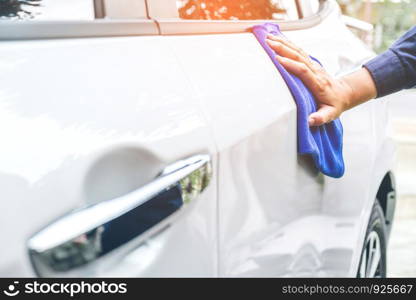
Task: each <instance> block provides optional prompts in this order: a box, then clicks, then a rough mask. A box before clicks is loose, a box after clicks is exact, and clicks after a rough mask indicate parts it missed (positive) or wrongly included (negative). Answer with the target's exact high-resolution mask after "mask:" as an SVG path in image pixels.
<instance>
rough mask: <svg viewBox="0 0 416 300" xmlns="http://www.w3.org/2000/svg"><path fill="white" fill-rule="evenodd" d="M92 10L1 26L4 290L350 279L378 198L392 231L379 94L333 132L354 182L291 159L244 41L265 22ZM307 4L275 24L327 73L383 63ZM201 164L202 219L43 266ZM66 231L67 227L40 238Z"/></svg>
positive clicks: (290, 117)
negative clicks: (101, 211)
mask: <svg viewBox="0 0 416 300" xmlns="http://www.w3.org/2000/svg"><path fill="white" fill-rule="evenodd" d="M64 2H65V1H61V3H62V5H63V3H64ZM76 2H83V3H84V4H85V2H86V1H85V0H84V1H82V0H81V1H76ZM89 2H90V3H89V6H88V7H91V9H93V10H94V9H95V10H94V11H93V15H94V14H95V18H96V19H95V20H89V19H88V18H89V16H90V15H91V12H90V13H85V16H86V17H85V18H87V19H86V20H64V19H62V20H61V19H59V18H58V20H49V19H48V20H37V19H36V18H35V19H34V20H23V21H22V20H8V19H7V18H6V19H5V20H0V40H1V42H0V68H1V72H0V77H1V80H0V137H1V140H2V146H1V149H0V154H1V155H0V186H1V190H2V191H1V192H2V195H3V197H2V198H3V200H2V201H1V202H0V206H1V211H2V216H1V218H0V228H1V229H0V233H1V235H0V236H1V241H2V245H3V247H2V250H1V254H2V255H1V256H0V275H1V276H34V275H40V276H80V277H85V276H93V277H95V276H97V277H99V276H129V277H159V276H162V277H163V276H169V277H172V276H174V277H176V276H186V277H189V276H198V277H240V276H249V277H253V276H254V277H257V276H259V277H267V276H285V277H292V276H313V277H314V276H318V277H320V276H326V277H332V276H334V277H338V276H356V274H357V270H358V266H359V263H360V257H361V252H362V249H363V245H364V242H365V236H366V228H367V225H368V222H369V219H370V214H371V209H372V207H373V204H374V201H375V200H376V198H377V199H378V201H379V202H380V204H381V206H382V208H383V212H384V214H385V219H386V225H387V228H388V230H389V229H390V227H391V223H392V221H393V212H394V205H395V196H394V195H395V194H394V191H395V187H394V173H393V159H394V151H395V150H394V144H393V143H392V139H391V137H390V136H389V131H388V125H389V121H388V113H387V97H386V98H383V99H378V100H376V101H372V102H369V103H367V104H364V105H362V106H360V107H357V108H354V109H352V110H350V111H348V112H346V113H345V114H344V115H343V116H342V117H341V120H342V123H343V126H344V158H345V163H346V171H345V175H344V176H343V177H342V178H340V179H334V178H330V177H327V176H324V175H322V174H321V173H319V172H318V171H317V170H316V168H315V167H314V165H313V163H312V162H311V160H310V159H309V158H308V157H301V156H298V154H297V135H296V105H295V102H294V100H293V98H292V96H291V93H290V91H289V89H288V87H287V86H286V84H285V82H284V80H283V79H282V77H281V76H280V74H279V73H278V71H277V70H276V68H275V67H274V66H273V64H272V62H271V60H270V59H269V57H268V56H267V54H266V53H265V51H264V50H263V49H262V47H261V46H260V44H259V43H258V42H257V41H256V39H255V37H254V36H253V34H252V33H250V32H249V30H248V29H249V28H250V27H251V26H252V25H254V24H259V23H262V22H264V21H263V20H183V19H179V17H178V9H177V6H176V4H177V3H176V2H177V1H173V0H164V1H160V0H147V1H144V0H142V1H140V0H137V1H131V0H123V1H120V2H118V4H114V2H113V3H112V2H111V1H110V0H108V1H104V2H103V1H92V0H91V1H89ZM116 2H117V1H116ZM286 2H289V1H286ZM293 2H294V3H295V1H293ZM311 2H313V1H311ZM316 2H318V1H316ZM68 3H69V2H68V1H67V2H66V4H65V5H68ZM111 3H112V4H111ZM307 3H308V1H296V4H297V8H299V7H301V8H303V9H304V11H303V18H301V19H297V20H282V21H277V23H279V24H280V26H281V29H282V31H283V33H284V34H285V35H286V36H287V37H288V38H289V39H291V40H292V41H293V42H294V43H296V44H298V45H300V46H301V47H302V48H303V49H304V50H306V51H307V52H308V53H310V54H311V55H313V56H315V57H317V58H318V59H319V60H320V61H321V62H322V64H323V65H324V67H325V68H326V69H327V70H328V71H329V72H330V73H332V74H337V75H339V74H343V73H346V72H349V71H351V70H353V69H354V68H358V67H360V66H361V65H362V63H363V62H365V61H366V60H368V59H369V58H371V57H372V56H373V55H374V53H373V52H372V51H371V50H369V48H368V47H367V46H365V45H364V43H363V42H362V41H360V40H359V39H358V38H357V37H356V36H354V35H353V34H352V33H351V31H350V30H349V29H348V28H347V26H346V25H345V24H344V22H343V19H342V16H341V14H340V11H339V8H338V6H337V4H336V2H335V1H332V0H330V1H320V5H319V7H318V8H316V9H315V10H314V9H313V8H312V7H310V6H309V5H308V4H307ZM103 4H104V5H106V6H103ZM289 4H290V3H289ZM94 5H95V6H94ZM131 5H133V6H134V9H132V6H131ZM290 5H292V4H290ZM103 7H105V8H106V9H102V8H103ZM62 15H63V16H65V14H62ZM62 18H63V17H62ZM82 18H84V16H82V17H80V19H82ZM93 18H94V17H93ZM2 28H3V30H2ZM392 97H394V96H392ZM192 157H203V159H205V160H204V163H205V166H208V165H209V167H210V175H209V176H210V181H209V184H207V186H206V188H205V189H204V190H203V191H202V189H201V190H200V191H199V192H198V193H197V194H198V195H197V196H196V197H195V199H193V203H192V205H186V206H184V207H183V208H181V209H179V211H180V213H178V214H174V215H175V217H172V218H170V217H169V218H167V219H166V220H165V221H163V222H160V224H159V223H157V222H156V223H157V224H156V223H155V226H154V227H153V228H152V229H151V230H148V231H146V232H145V233H144V234H138V235H137V236H136V237H135V238H134V239H132V240H129V242H128V243H126V245H122V246H121V247H114V249H113V250H112V251H110V252H108V253H106V254H105V255H103V256H102V257H98V258H94V259H91V261H89V262H88V263H86V264H83V265H80V266H78V265H77V266H76V267H74V268H70V267H68V268H66V269H65V268H64V269H62V270H55V271H51V269H48V267H47V266H46V267H45V264H46V265H47V264H48V262H46V263H45V261H46V260H43V261H42V259H45V258H44V257H43V258H42V253H41V252H42V251H43V250H45V249H46V248H47V247H46V246H45V244H43V246H44V248H42V246H39V245H41V244H42V243H47V241H48V240H51V239H54V238H61V239H64V238H68V239H71V238H73V237H74V236H75V235H73V236H71V235H70V234H69V232H70V231H71V230H75V228H76V229H77V230H78V231H77V232H78V233H80V232H81V230H84V229H85V230H86V228H87V227H82V226H84V224H80V223H79V222H76V220H81V219H77V218H76V217H74V216H75V215H74V214H76V213H78V212H80V211H81V212H82V211H84V210H85V209H86V208H91V207H95V208H97V207H98V208H100V207H103V206H102V205H103V204H105V203H106V202H109V201H110V202H111V201H112V199H121V198H123V197H124V196H125V195H130V194H132V193H133V194H134V193H135V192H134V191H140V189H142V188H143V187H148V186H149V185H151V184H152V183H153V182H154V181H155V180H156V179H157V178H159V177H160V176H162V177H163V176H165V175H164V174H168V175H166V176H170V175H169V174H171V173H170V172H168V171H166V170H167V166H169V167H168V169H169V168H172V167H171V166H172V164H173V166H175V165H174V164H175V163H176V162H183V161H184V159H185V160H186V159H189V158H192ZM198 161H199V160H196V162H198ZM194 162H195V161H192V163H194ZM185 165H186V166H189V165H192V164H185ZM163 170H165V171H163ZM175 170H176V172H178V170H181V168H176V169H175ZM191 171H194V169H192V170H191ZM161 172H162V173H161ZM172 174H173V173H172ZM181 178H182V177H181ZM168 186H169V185H164V186H163V187H164V188H166V187H168ZM161 190H162V189H161ZM140 197H141V196H140ZM123 199H124V198H123ZM143 199H144V198H143ZM146 199H147V198H146ZM100 205H101V206H100ZM92 212H93V210H90V213H89V214H88V217H86V218H85V219H82V220H83V221H84V222H85V223H89V222H93V221H95V220H96V218H97V220H98V219H100V217H99V216H96V215H94V214H93V213H92ZM121 214H122V212H120V214H119V215H117V216H120V215H121ZM65 216H67V217H68V216H69V217H68V218H67V219H65V220H67V222H69V223H68V224H69V226H68V227H65V228H66V229H65V230H62V231H58V233H56V232H55V235H54V236H52V235H51V233H50V232H52V231H50V232H46V231H48V230H50V228H51V226H54V224H57V223H56V222H59V220H60V219H62V218H63V217H65ZM77 216H78V215H77ZM71 218H72V219H71ZM110 219H111V217H110ZM103 220H104V219H103ZM106 220H107V221H108V220H109V219H106ZM70 222H73V223H72V224H71V223H70ZM97 222H98V221H97ZM81 223H82V222H81ZM94 224H95V223H94ZM94 224H91V226H92V227H91V228H94V230H96V229H97V228H98V227H97V226H98V225H99V224H98V223H96V224H95V225H94ZM97 224H98V225H97ZM80 226H81V227H82V228H83V229H82V228H81V227H80ZM94 226H96V227H94ZM56 228H57V227H56ZM88 228H89V227H88ZM91 228H90V229H91ZM103 230H104V231H105V229H103ZM45 232H46V233H45ZM95 232H98V231H95ZM40 233H42V234H44V235H43V240H42V239H41V238H40V237H39V234H40ZM47 234H49V235H47ZM68 234H69V235H68ZM67 235H68V236H67ZM84 237H85V236H84ZM36 238H37V240H36ZM79 240H80V239H79V238H78V241H79ZM56 243H58V241H57V242H56ZM52 244H53V243H52ZM52 244H50V245H52ZM127 244H128V245H127ZM53 245H54V247H55V246H56V245H57V244H53ZM36 247H39V248H36ZM51 247H52V246H51ZM35 248H36V249H35ZM41 249H43V250H41ZM36 251H37V252H36ZM35 252H36V253H35ZM34 253H35V254H34ZM36 255H40V256H39V257H40V260H39V262H36V261H37V259H38V258H36V257H37V256H36Z"/></svg>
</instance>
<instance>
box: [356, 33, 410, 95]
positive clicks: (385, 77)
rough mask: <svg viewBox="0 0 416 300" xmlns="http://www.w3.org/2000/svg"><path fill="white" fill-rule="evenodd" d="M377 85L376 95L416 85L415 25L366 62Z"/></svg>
mask: <svg viewBox="0 0 416 300" xmlns="http://www.w3.org/2000/svg"><path fill="white" fill-rule="evenodd" d="M364 67H365V68H366V69H367V70H368V71H369V72H370V73H371V76H372V78H373V80H374V82H375V85H376V87H377V97H383V96H386V95H389V94H392V93H394V92H397V91H400V90H402V89H406V88H411V87H413V86H415V85H416V26H415V27H413V28H412V29H410V30H409V31H408V32H406V33H405V34H404V35H403V36H402V37H401V38H400V39H398V40H397V41H396V42H395V43H394V44H393V45H392V46H391V47H390V49H388V50H387V51H385V52H384V53H382V54H380V55H379V56H377V57H375V58H374V59H372V60H370V61H369V62H367V63H366V64H365V65H364Z"/></svg>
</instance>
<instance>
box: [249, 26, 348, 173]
mask: <svg viewBox="0 0 416 300" xmlns="http://www.w3.org/2000/svg"><path fill="white" fill-rule="evenodd" d="M252 31H253V33H254V35H255V36H256V38H257V40H258V41H259V42H260V44H261V45H262V46H263V48H264V50H266V52H267V54H268V55H269V56H270V58H271V60H272V61H273V63H274V65H275V66H276V67H277V69H278V70H279V72H280V74H281V75H282V77H283V79H284V80H285V81H286V84H287V85H288V87H289V89H290V91H291V93H292V95H293V98H294V99H295V102H296V106H297V113H298V115H297V127H298V152H299V154H301V155H304V154H307V155H311V156H312V158H313V160H314V162H315V165H316V167H317V168H318V170H319V171H321V172H322V173H323V174H325V175H328V176H331V177H334V178H339V177H341V176H342V175H344V169H345V168H344V159H343V157H342V124H341V121H340V120H339V119H336V120H334V121H332V122H330V123H328V124H325V125H322V126H318V127H309V124H308V117H309V115H310V114H311V113H312V112H315V111H316V110H317V105H316V101H315V97H314V96H313V95H312V93H311V92H310V91H309V90H308V88H307V87H306V86H305V85H304V84H303V82H302V80H300V79H299V78H298V77H296V76H294V75H292V74H290V73H289V72H288V71H286V70H285V68H284V67H283V66H282V65H281V64H280V63H279V62H278V60H277V59H276V58H275V57H276V53H275V52H274V50H272V49H271V48H270V47H269V45H268V44H267V42H266V37H267V35H268V34H273V35H280V36H283V34H282V33H281V31H280V28H279V25H277V24H273V23H265V24H263V25H256V26H254V27H253V28H252ZM311 58H312V59H314V60H315V61H317V62H318V63H319V61H318V60H317V59H315V58H313V57H311Z"/></svg>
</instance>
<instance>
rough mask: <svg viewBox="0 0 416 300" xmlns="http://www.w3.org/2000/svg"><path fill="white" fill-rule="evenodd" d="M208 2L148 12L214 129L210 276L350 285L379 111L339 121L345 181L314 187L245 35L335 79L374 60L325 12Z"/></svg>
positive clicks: (157, 5)
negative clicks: (255, 29)
mask: <svg viewBox="0 0 416 300" xmlns="http://www.w3.org/2000/svg"><path fill="white" fill-rule="evenodd" d="M206 2H207V1H187V0H184V1H169V2H168V3H170V4H169V5H167V6H164V8H163V9H162V8H161V3H162V1H160V0H149V1H148V5H149V12H150V16H151V17H152V18H154V19H155V20H156V21H157V22H158V24H159V27H160V29H161V33H162V35H164V36H165V39H166V40H167V41H168V44H169V46H170V48H171V49H173V51H174V53H175V54H176V56H177V57H178V59H179V61H180V63H181V65H182V67H183V69H184V70H185V72H186V74H187V76H188V77H189V80H190V82H191V85H192V87H193V89H194V90H195V92H196V94H197V96H198V99H199V100H200V101H201V102H202V103H203V106H204V111H205V112H206V113H207V119H208V120H209V122H210V124H211V126H212V128H213V134H214V138H215V142H216V145H217V148H218V153H219V175H218V180H219V186H218V189H219V275H220V276H351V275H352V276H354V272H356V270H355V268H356V266H355V264H356V263H358V262H356V260H357V257H359V255H360V252H361V247H362V239H363V236H362V234H363V231H365V228H366V226H367V222H368V214H369V208H371V206H372V204H373V202H374V199H375V194H376V192H377V188H378V184H379V183H380V182H381V179H382V178H383V176H384V175H385V173H384V174H381V172H380V171H379V170H382V169H384V168H380V169H377V170H376V168H375V167H374V156H376V155H377V153H378V150H379V149H380V147H381V146H380V144H374V148H373V147H370V148H369V147H368V143H369V141H373V140H374V136H375V135H377V134H376V133H375V132H382V130H381V131H376V130H375V127H374V126H376V127H377V126H379V125H375V124H379V121H378V120H377V118H376V115H375V109H376V108H375V106H374V105H373V104H369V105H367V106H363V107H362V108H358V109H355V110H353V111H351V112H350V113H347V114H345V117H343V119H342V120H343V121H344V126H345V128H346V130H345V137H344V139H345V148H344V155H345V160H346V163H347V171H346V174H345V176H344V177H343V178H342V179H331V178H329V177H326V176H323V175H322V174H321V173H319V172H318V171H317V170H316V168H315V167H314V166H313V163H312V161H311V159H310V158H308V157H300V156H298V155H297V137H296V106H295V103H294V100H293V98H292V96H291V94H290V91H289V90H288V88H287V86H286V84H285V82H284V81H283V79H282V78H281V76H280V74H279V73H278V71H277V70H276V69H275V67H274V66H273V64H272V63H271V61H270V59H269V57H268V56H267V55H266V53H265V52H264V50H263V49H262V47H261V46H260V45H259V44H258V42H257V41H256V39H255V37H254V36H253V35H252V34H251V33H250V32H249V29H250V27H251V26H253V25H255V24H259V23H264V22H266V21H270V20H265V19H273V20H272V21H274V22H277V23H278V24H279V25H280V26H281V29H282V30H283V32H284V34H285V35H287V36H288V37H289V38H290V39H291V40H293V41H294V42H295V43H296V44H299V45H301V46H302V47H304V48H305V50H307V51H308V52H309V53H311V54H312V55H314V56H315V57H317V58H318V59H320V60H321V62H322V63H323V65H324V66H325V67H326V68H327V69H328V71H329V72H331V73H333V74H337V73H340V72H345V71H347V70H351V69H352V68H353V67H357V66H359V65H360V63H362V62H363V61H364V60H365V59H367V58H368V57H370V56H371V55H372V53H371V52H370V51H369V50H367V49H366V48H365V47H364V45H363V44H362V43H360V42H359V41H358V39H356V38H354V37H353V36H352V34H351V33H350V32H349V31H348V29H347V28H346V27H345V25H344V24H343V23H342V21H341V18H340V14H339V10H338V6H337V4H336V3H335V2H334V1H320V2H318V1H294V0H293V1H290V0H288V1H274V2H270V1H263V2H261V3H259V2H257V1H250V0H247V1H246V0H244V1H243V0H241V5H240V6H233V7H231V5H230V6H227V4H224V3H222V4H221V5H219V6H218V7H216V6H215V5H214V6H212V7H214V8H215V9H217V10H214V11H212V7H211V8H210V6H208V5H207V3H206ZM164 3H167V2H164ZM175 5H177V6H176V7H175ZM236 7H237V10H236ZM238 7H240V8H242V7H243V9H241V10H238ZM175 8H176V9H175ZM233 9H234V10H233ZM262 9H263V11H262ZM273 10H275V11H273ZM271 11H272V12H273V13H272V14H270V12H271ZM253 16H256V20H254V19H253V18H252V17H253ZM378 107H379V106H378ZM379 109H380V110H381V111H382V110H383V109H382V108H380V107H379ZM383 126H384V125H383ZM382 140H383V139H382V138H380V143H382V142H381V141H382ZM384 170H385V169H384ZM377 172H380V174H378V173H377ZM376 173H377V174H376ZM354 270H355V271H354Z"/></svg>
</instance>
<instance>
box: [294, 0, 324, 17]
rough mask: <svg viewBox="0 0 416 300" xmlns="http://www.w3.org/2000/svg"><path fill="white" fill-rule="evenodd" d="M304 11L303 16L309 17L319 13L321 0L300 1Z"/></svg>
mask: <svg viewBox="0 0 416 300" xmlns="http://www.w3.org/2000/svg"><path fill="white" fill-rule="evenodd" d="M298 1H299V4H300V5H301V9H302V16H303V17H309V16H312V15H315V14H316V13H318V11H319V0H298Z"/></svg>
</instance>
